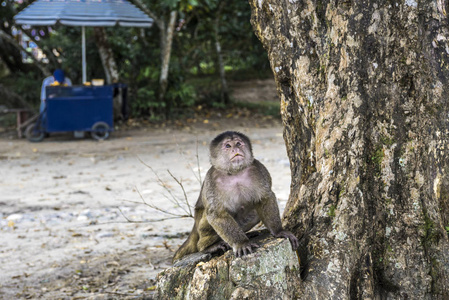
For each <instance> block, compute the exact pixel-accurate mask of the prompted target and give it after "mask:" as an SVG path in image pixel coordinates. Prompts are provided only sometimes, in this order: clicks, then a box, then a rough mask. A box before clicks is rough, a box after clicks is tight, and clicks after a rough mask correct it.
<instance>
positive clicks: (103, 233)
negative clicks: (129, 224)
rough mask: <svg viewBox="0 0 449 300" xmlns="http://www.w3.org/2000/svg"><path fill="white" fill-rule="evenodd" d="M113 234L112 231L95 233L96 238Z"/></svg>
mask: <svg viewBox="0 0 449 300" xmlns="http://www.w3.org/2000/svg"><path fill="white" fill-rule="evenodd" d="M113 236H114V233H113V232H101V233H99V234H97V235H96V238H97V239H102V238H107V237H113Z"/></svg>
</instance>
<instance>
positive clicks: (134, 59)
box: [0, 0, 279, 118]
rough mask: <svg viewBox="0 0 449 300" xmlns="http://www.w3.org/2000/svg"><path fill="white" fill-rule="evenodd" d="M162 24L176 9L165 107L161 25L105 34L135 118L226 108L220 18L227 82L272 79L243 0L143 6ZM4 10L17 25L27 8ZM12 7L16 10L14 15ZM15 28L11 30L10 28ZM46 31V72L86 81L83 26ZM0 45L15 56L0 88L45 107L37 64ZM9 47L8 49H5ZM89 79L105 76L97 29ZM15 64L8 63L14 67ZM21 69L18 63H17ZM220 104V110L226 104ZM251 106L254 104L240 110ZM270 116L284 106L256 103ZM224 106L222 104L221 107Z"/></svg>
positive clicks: (179, 0)
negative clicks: (16, 16) (199, 108)
mask: <svg viewBox="0 0 449 300" xmlns="http://www.w3.org/2000/svg"><path fill="white" fill-rule="evenodd" d="M143 2H144V4H145V5H147V7H148V8H149V9H150V10H152V11H153V12H154V13H155V15H157V16H158V18H160V19H161V20H162V21H164V22H167V20H168V18H169V15H170V11H172V10H177V11H178V20H177V23H176V31H175V35H174V40H173V47H172V55H171V62H170V69H169V83H168V87H167V93H166V97H165V101H163V102H161V101H160V100H159V99H158V95H159V75H160V69H161V47H160V30H159V28H158V27H157V26H156V24H155V25H154V26H153V27H152V28H149V29H141V28H126V27H110V28H105V30H106V34H107V37H108V43H109V45H110V47H111V50H112V52H113V55H114V58H115V61H116V63H117V67H118V70H119V72H120V81H121V82H123V83H126V84H128V87H129V89H128V91H129V97H128V99H129V104H130V108H131V115H132V116H149V117H150V118H159V117H161V116H162V117H163V116H164V115H170V111H172V110H178V111H185V108H188V107H192V106H194V105H196V104H198V103H205V104H208V105H210V107H217V105H218V103H220V83H219V75H218V68H217V67H216V66H217V55H216V49H215V35H214V30H213V25H214V24H216V23H215V22H216V21H217V20H218V23H219V40H220V43H221V48H222V53H223V56H224V63H225V70H226V74H227V77H228V80H242V79H250V78H266V77H267V75H268V74H271V70H270V66H269V62H268V59H267V54H266V52H265V50H264V49H263V47H262V44H261V43H260V42H259V41H258V39H257V38H256V36H255V35H254V33H253V30H252V27H251V24H250V22H249V20H250V17H251V12H250V6H249V4H248V3H247V2H245V1H228V2H226V4H225V5H224V6H222V7H221V8H220V6H219V4H220V3H221V2H220V1H217V0H202V1H199V0H163V1H156V2H154V1H149V0H143ZM5 3H7V4H6V9H2V10H1V12H0V17H1V18H2V21H3V22H2V24H0V26H2V27H3V30H5V31H6V32H9V31H11V30H10V29H11V27H8V28H6V27H4V26H6V25H5V24H13V21H12V18H13V16H14V10H17V11H20V10H22V9H23V8H24V7H26V5H27V4H28V3H25V2H24V3H22V4H18V3H17V2H13V1H6V2H5ZM13 8H14V9H13ZM7 29H9V31H8V30H7ZM36 29H38V31H40V30H42V31H43V32H45V34H44V35H41V36H40V39H39V41H37V43H38V45H39V47H40V48H41V49H43V50H44V52H46V53H47V54H51V53H53V54H56V56H53V54H51V55H49V58H50V56H52V57H51V59H49V64H48V69H49V70H50V71H53V69H55V68H63V69H64V70H65V71H66V74H67V76H68V77H69V78H70V79H72V82H73V83H74V84H80V83H81V77H82V74H81V73H82V70H81V28H80V27H70V26H63V25H57V26H54V27H52V28H49V27H41V28H36ZM5 45H7V44H5V43H3V44H0V58H1V59H3V61H5V59H6V58H8V57H11V56H13V55H15V56H17V58H16V60H15V61H12V62H11V64H13V66H9V65H8V67H9V69H10V73H11V75H9V77H8V78H2V79H0V81H1V82H0V83H3V84H5V85H7V86H8V87H9V88H11V90H13V91H15V92H16V93H18V94H19V95H21V96H22V97H24V98H25V99H26V100H27V101H29V102H30V103H33V105H35V106H36V107H37V106H38V104H39V93H40V85H41V83H42V80H43V77H44V76H43V75H42V74H41V73H40V71H39V69H37V68H36V67H35V66H34V68H31V69H32V70H31V71H30V69H29V68H26V69H25V68H24V67H23V65H22V62H21V57H20V55H17V52H18V51H17V49H14V48H11V47H9V46H5ZM3 47H8V48H3ZM86 51H87V53H86V58H87V78H88V79H93V78H105V74H104V70H103V66H102V64H101V60H100V57H99V54H98V50H97V46H96V43H95V36H94V32H93V29H92V28H90V27H86ZM8 62H9V61H8ZM14 64H15V65H14ZM221 105H222V104H221ZM242 105H243V106H245V105H247V106H252V104H242ZM258 105H259V106H260V110H261V111H262V112H263V113H265V114H268V115H276V116H278V115H279V104H277V103H276V104H272V103H271V104H258ZM218 106H219V105H218Z"/></svg>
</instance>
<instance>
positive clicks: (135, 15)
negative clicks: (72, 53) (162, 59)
mask: <svg viewBox="0 0 449 300" xmlns="http://www.w3.org/2000/svg"><path fill="white" fill-rule="evenodd" d="M14 20H15V22H16V24H18V25H31V26H50V25H55V24H57V23H59V24H62V25H68V26H81V27H82V68H83V82H86V39H85V30H84V27H85V26H92V27H108V26H115V25H119V26H127V27H151V25H153V19H151V18H150V17H148V16H147V15H146V14H145V13H144V12H142V11H141V10H140V9H138V8H137V7H136V6H134V5H133V4H131V3H129V2H128V1H126V0H36V1H34V2H33V3H32V4H30V5H29V6H27V7H26V8H25V9H24V10H22V11H20V12H19V13H18V14H17V15H15V16H14Z"/></svg>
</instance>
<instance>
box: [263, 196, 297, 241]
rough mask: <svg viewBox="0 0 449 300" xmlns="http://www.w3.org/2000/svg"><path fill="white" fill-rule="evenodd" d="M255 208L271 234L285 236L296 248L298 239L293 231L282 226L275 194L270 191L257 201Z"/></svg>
mask: <svg viewBox="0 0 449 300" xmlns="http://www.w3.org/2000/svg"><path fill="white" fill-rule="evenodd" d="M256 210H257V214H258V215H259V218H260V219H261V220H262V223H263V224H264V225H265V226H267V228H268V230H270V232H271V234H272V235H273V236H275V237H282V238H287V239H289V240H290V244H291V245H292V248H293V249H294V250H295V249H297V248H298V246H299V242H298V239H297V238H296V237H295V236H294V235H293V233H291V232H290V231H287V230H284V229H283V228H282V222H281V217H280V214H279V207H278V204H277V201H276V195H275V194H274V193H273V192H272V191H270V192H269V193H268V195H267V196H266V197H264V198H263V199H262V200H261V201H260V202H259V204H258V205H257V206H256Z"/></svg>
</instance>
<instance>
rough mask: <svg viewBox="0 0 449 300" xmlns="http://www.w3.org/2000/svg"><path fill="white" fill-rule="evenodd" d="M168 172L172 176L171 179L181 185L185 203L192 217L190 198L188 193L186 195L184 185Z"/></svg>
mask: <svg viewBox="0 0 449 300" xmlns="http://www.w3.org/2000/svg"><path fill="white" fill-rule="evenodd" d="M167 172H168V174H170V176H171V177H172V178H173V179H174V180H175V181H176V182H177V183H178V184H179V186H180V187H181V189H182V192H183V193H184V201H185V203H186V205H187V207H188V208H189V214H190V215H192V209H191V207H190V204H189V200H188V198H187V193H186V190H185V189H184V185H183V184H182V181H180V180H178V178H176V177H175V176H173V174H172V173H171V172H170V170H167Z"/></svg>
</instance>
